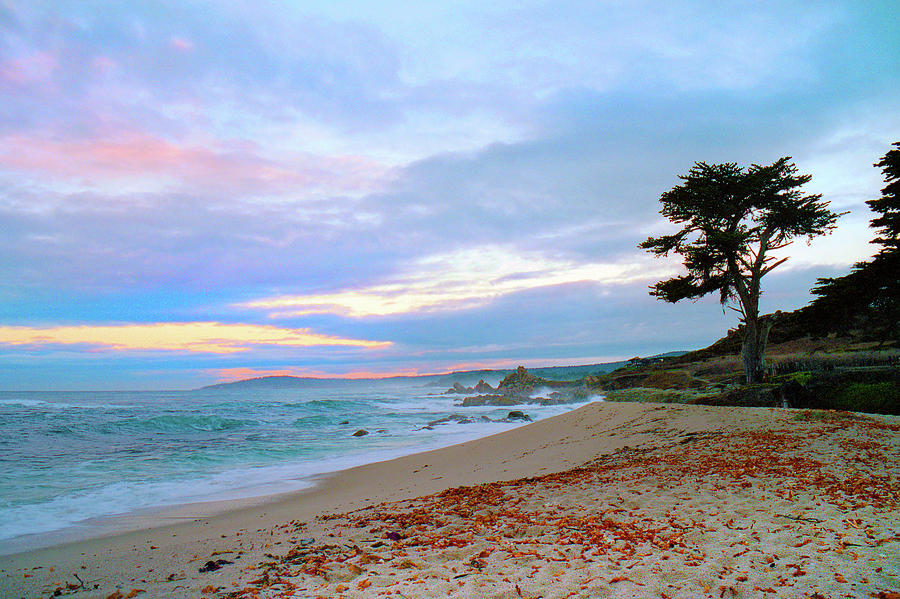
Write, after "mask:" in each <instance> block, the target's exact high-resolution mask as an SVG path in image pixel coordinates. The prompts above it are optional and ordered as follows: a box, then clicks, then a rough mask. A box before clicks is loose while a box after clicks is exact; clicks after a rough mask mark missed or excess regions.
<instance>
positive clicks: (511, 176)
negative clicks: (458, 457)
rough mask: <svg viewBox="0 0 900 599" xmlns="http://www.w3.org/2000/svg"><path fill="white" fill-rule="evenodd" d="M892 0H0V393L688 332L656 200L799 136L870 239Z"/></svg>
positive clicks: (840, 241)
mask: <svg viewBox="0 0 900 599" xmlns="http://www.w3.org/2000/svg"><path fill="white" fill-rule="evenodd" d="M898 16H900V15H898V7H897V3H896V1H895V0H884V1H876V0H873V1H870V2H855V1H833V2H828V1H823V2H815V3H812V2H768V1H753V2H749V1H747V2H728V1H726V2H722V1H720V0H714V1H709V2H704V1H677V0H676V1H672V2H665V3H659V2H642V1H640V0H634V1H627V2H626V1H622V0H591V1H585V2H574V1H566V0H554V1H553V2H532V1H522V0H516V1H515V2H507V1H504V0H499V1H496V2H483V1H482V0H478V1H474V0H473V1H463V0H460V1H443V2H406V1H390V0H379V1H378V2H372V1H367V2H364V1H346V2H344V1H342V2H328V3H326V2H299V1H298V2H277V1H276V2H239V1H231V0H224V1H223V0H215V1H210V2H200V1H195V0H179V1H177V2H140V1H134V2H118V1H109V2H93V1H89V0H77V1H73V2H67V1H65V0H54V1H46V2H45V1H42V0H22V1H21V2H20V1H16V0H13V1H9V0H0V279H2V284H0V389H7V390H26V389H46V390H66V389H71V390H90V389H98V390H99V389H184V388H194V387H199V386H202V385H206V384H211V383H215V382H222V381H229V380H237V379H240V378H247V377H255V376H264V375H269V374H291V375H296V376H342V377H368V376H388V375H395V374H404V375H412V374H425V373H440V372H448V371H453V370H468V369H476V368H505V367H511V366H516V365H518V364H523V365H526V366H549V365H563V364H588V363H596V362H603V361H612V360H618V359H622V358H630V357H632V356H636V355H640V356H647V355H653V354H655V353H660V352H665V351H671V350H686V349H694V348H699V347H704V346H706V345H708V344H710V343H712V342H713V341H715V340H716V339H717V338H719V337H721V336H722V335H723V334H724V333H725V332H726V331H727V329H728V328H730V327H734V326H736V324H737V321H736V317H735V315H734V314H733V313H732V312H731V311H723V309H722V307H721V306H720V305H719V304H718V301H717V298H716V297H709V298H705V299H703V300H700V301H697V302H694V303H691V302H682V303H678V304H666V303H663V302H660V301H657V300H655V299H654V298H653V297H651V296H649V294H648V287H649V286H650V285H652V284H653V283H654V282H655V281H657V280H660V279H661V278H666V277H668V276H671V275H673V274H676V273H678V272H679V263H678V261H677V259H668V260H666V259H655V258H653V257H652V256H650V255H649V254H647V253H646V252H643V251H642V250H640V249H638V248H637V245H638V244H639V243H640V242H641V241H643V240H644V239H646V238H647V237H648V236H650V235H658V234H661V233H666V232H670V231H672V230H673V229H672V226H671V224H669V223H667V222H666V221H665V220H664V219H663V218H662V217H661V216H660V215H659V208H660V204H659V196H660V194H661V193H663V192H665V191H666V190H668V189H671V188H672V187H673V186H675V185H677V184H678V182H679V180H678V175H680V174H684V173H686V172H687V171H688V170H689V169H690V167H691V166H692V164H693V163H694V162H696V161H705V162H708V163H715V162H737V163H739V164H741V165H750V164H754V163H755V164H769V163H772V162H774V161H775V160H777V159H778V158H780V157H782V156H792V157H793V161H794V162H795V163H796V165H797V167H798V168H799V169H800V171H801V172H804V173H809V174H811V175H812V180H811V182H810V183H808V184H807V186H806V187H805V191H807V192H808V193H821V194H822V195H823V198H824V199H826V200H828V201H830V202H831V208H832V209H833V210H836V211H841V212H844V211H847V212H848V214H846V215H845V216H843V217H842V218H841V219H840V221H839V225H838V229H837V230H836V231H835V232H834V233H833V234H832V235H831V236H829V237H823V238H819V239H816V240H813V241H812V243H810V244H807V243H806V241H805V240H799V241H797V242H795V243H794V244H793V245H792V246H791V247H790V248H788V250H787V255H790V257H791V258H790V260H789V261H788V262H787V263H785V264H784V265H782V266H781V267H779V268H778V269H777V270H776V271H773V272H772V273H770V274H769V275H768V276H767V277H766V279H765V280H764V295H763V298H762V308H763V310H764V311H774V310H776V309H781V310H790V309H794V308H797V307H800V306H802V305H804V304H805V303H806V302H807V301H808V300H809V299H810V297H811V296H810V294H809V289H810V287H811V286H812V285H813V284H814V282H815V279H816V278H817V277H823V276H836V275H840V274H844V273H846V272H847V271H848V269H849V266H850V265H851V264H852V263H854V262H856V261H859V260H864V259H866V258H867V257H869V256H871V255H872V254H873V253H874V251H875V250H876V249H877V248H876V247H875V246H873V245H871V244H870V243H869V240H870V239H871V238H872V237H873V236H874V235H873V233H872V232H871V230H870V229H869V228H868V220H869V219H870V218H871V214H870V213H869V212H868V209H867V207H866V206H865V204H864V202H865V200H867V199H871V198H874V197H877V196H878V195H879V189H880V188H881V187H882V184H883V182H882V178H881V173H880V171H879V170H878V169H876V168H874V167H873V166H872V165H873V163H874V162H876V161H878V159H879V158H880V157H881V156H883V155H884V154H885V153H886V152H887V151H888V150H889V149H890V144H891V143H892V142H894V141H897V140H898V139H900V135H898V134H900V30H898V28H897V26H896V24H897V19H898Z"/></svg>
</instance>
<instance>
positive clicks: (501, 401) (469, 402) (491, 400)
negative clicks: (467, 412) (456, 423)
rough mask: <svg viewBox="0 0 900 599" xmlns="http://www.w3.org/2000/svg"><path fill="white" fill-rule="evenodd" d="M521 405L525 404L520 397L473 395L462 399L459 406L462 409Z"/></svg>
mask: <svg viewBox="0 0 900 599" xmlns="http://www.w3.org/2000/svg"><path fill="white" fill-rule="evenodd" d="M522 403H525V402H524V401H522V398H521V397H515V396H509V395H473V396H472V397H466V398H465V399H463V400H462V403H461V404H459V405H460V406H462V407H464V408H471V407H473V406H517V405H519V404H522Z"/></svg>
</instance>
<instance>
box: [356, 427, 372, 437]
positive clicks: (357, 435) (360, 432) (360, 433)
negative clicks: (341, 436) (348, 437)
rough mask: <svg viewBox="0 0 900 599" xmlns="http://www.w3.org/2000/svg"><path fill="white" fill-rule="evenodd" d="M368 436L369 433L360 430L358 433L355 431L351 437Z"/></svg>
mask: <svg viewBox="0 0 900 599" xmlns="http://www.w3.org/2000/svg"><path fill="white" fill-rule="evenodd" d="M368 434H369V431H367V430H365V429H362V428H361V429H359V430H358V431H356V432H355V433H353V436H354V437H365V436H366V435H368Z"/></svg>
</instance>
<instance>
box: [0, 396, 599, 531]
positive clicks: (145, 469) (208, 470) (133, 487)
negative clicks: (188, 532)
mask: <svg viewBox="0 0 900 599" xmlns="http://www.w3.org/2000/svg"><path fill="white" fill-rule="evenodd" d="M428 393H429V390H428V389H422V388H415V387H412V386H408V387H402V386H398V387H396V388H391V389H386V388H378V389H374V390H373V389H367V388H365V387H360V388H359V389H357V390H346V389H330V390H329V389H313V390H299V391H296V390H295V391H277V392H275V391H272V392H268V393H263V392H254V393H253V394H252V395H250V394H246V393H231V394H229V393H218V394H217V393H208V392H207V393H203V394H191V393H187V392H186V393H182V394H180V395H179V394H171V393H169V394H118V395H115V394H110V395H109V396H93V395H90V394H74V393H73V394H66V395H65V396H61V397H56V396H51V397H50V398H48V397H46V396H44V397H22V395H21V394H11V393H6V394H0V446H2V450H3V451H4V452H5V457H6V462H5V464H6V465H8V468H7V467H6V466H4V471H3V473H2V476H0V498H2V499H0V539H11V538H14V537H17V536H20V535H26V534H34V533H48V532H51V531H55V530H60V529H63V528H65V527H69V526H71V525H77V524H79V523H82V524H85V525H86V526H91V525H92V524H91V522H92V521H93V520H92V519H97V518H104V517H109V516H115V515H118V514H127V513H130V512H136V511H140V510H144V509H148V508H159V507H164V506H172V505H176V504H182V503H191V502H197V501H210V500H225V499H239V498H248V497H255V496H261V495H269V494H272V493H276V492H282V491H289V490H296V489H301V488H304V487H307V486H309V485H310V484H313V480H314V479H315V477H317V476H318V475H321V474H324V473H327V472H333V471H338V470H343V469H346V468H350V467H353V466H357V465H361V464H365V463H371V462H376V461H382V460H387V459H392V458H396V457H399V456H402V455H408V454H411V453H417V452H421V451H425V450H429V449H436V448H439V447H445V446H449V445H452V444H455V443H460V442H464V441H468V440H471V439H475V438H478V437H483V436H486V435H491V434H495V433H498V432H501V431H504V430H509V429H511V428H515V427H517V426H521V425H522V424H523V423H519V422H515V423H503V422H489V421H484V420H481V419H480V416H488V417H489V418H491V419H494V420H496V419H500V418H503V417H505V416H506V414H507V413H508V411H509V408H506V407H496V406H478V407H470V408H461V407H459V406H456V405H455V400H458V399H459V398H458V397H454V396H431V395H428ZM3 395H5V397H4V396H3ZM109 399H114V401H113V402H110V403H106V402H108V400H109ZM115 401H122V404H118V403H115ZM126 404H127V405H126ZM578 405H582V404H572V405H567V406H523V407H520V408H517V409H523V410H525V411H526V412H527V413H528V414H529V415H531V416H532V418H534V419H535V420H537V419H540V418H545V417H548V416H553V415H556V414H560V413H563V412H566V411H568V410H571V409H574V408H576V407H578ZM3 406H10V407H12V406H15V409H14V411H12V412H10V411H8V410H7V411H6V412H5V413H4V411H3V410H2V407H3ZM97 408H102V410H105V411H101V410H96V409H97ZM118 408H129V409H130V410H131V411H130V412H121V411H119V410H118ZM51 410H52V411H51ZM454 413H457V414H466V415H470V416H474V417H475V420H476V421H475V422H474V423H469V424H458V423H449V424H446V425H440V426H435V427H433V428H432V429H431V430H429V429H425V428H424V426H425V425H426V424H427V423H428V422H430V421H433V420H437V419H439V418H442V417H444V416H447V415H450V414H454ZM345 423H346V424H345ZM358 428H365V429H367V430H369V431H370V434H369V435H367V436H365V437H361V438H355V437H352V433H353V431H355V430H357V429H358Z"/></svg>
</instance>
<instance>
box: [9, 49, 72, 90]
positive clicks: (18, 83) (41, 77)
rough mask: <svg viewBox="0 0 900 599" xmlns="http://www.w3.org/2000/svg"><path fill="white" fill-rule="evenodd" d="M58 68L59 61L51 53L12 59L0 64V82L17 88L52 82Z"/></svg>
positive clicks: (39, 53)
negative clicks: (51, 79)
mask: <svg viewBox="0 0 900 599" xmlns="http://www.w3.org/2000/svg"><path fill="white" fill-rule="evenodd" d="M58 66H59V61H58V60H57V59H56V56H55V55H54V54H52V53H50V52H35V53H34V54H30V55H28V56H21V57H17V58H10V59H7V60H4V61H2V62H0V82H3V83H6V84H9V85H12V86H15V87H25V86H28V85H34V84H38V83H44V82H47V81H49V80H50V78H51V77H52V76H53V73H54V71H56V69H57V67H58Z"/></svg>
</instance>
